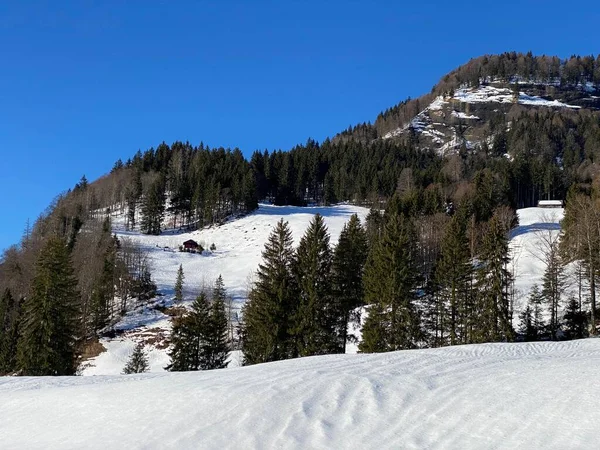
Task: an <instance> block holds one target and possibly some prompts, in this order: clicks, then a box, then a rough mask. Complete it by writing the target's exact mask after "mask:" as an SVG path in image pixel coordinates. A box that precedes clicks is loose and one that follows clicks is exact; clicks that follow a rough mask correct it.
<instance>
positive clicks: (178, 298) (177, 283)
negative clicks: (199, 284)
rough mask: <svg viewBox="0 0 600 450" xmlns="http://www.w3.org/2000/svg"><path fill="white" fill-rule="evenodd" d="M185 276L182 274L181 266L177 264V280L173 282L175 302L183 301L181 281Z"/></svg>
mask: <svg viewBox="0 0 600 450" xmlns="http://www.w3.org/2000/svg"><path fill="white" fill-rule="evenodd" d="M184 278H185V275H184V274H183V264H179V269H178V270H177V280H175V301H176V302H178V303H180V302H182V301H183V280H184Z"/></svg>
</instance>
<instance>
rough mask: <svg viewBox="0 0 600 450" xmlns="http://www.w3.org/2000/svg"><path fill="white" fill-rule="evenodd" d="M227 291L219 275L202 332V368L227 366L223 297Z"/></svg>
mask: <svg viewBox="0 0 600 450" xmlns="http://www.w3.org/2000/svg"><path fill="white" fill-rule="evenodd" d="M226 297H227V291H226V290H225V284H224V283H223V277H221V275H219V278H217V281H216V282H215V287H214V289H213V298H212V303H211V305H210V313H209V319H208V323H207V326H206V329H205V330H204V332H203V339H202V340H203V342H202V344H201V345H202V356H201V363H200V367H201V369H202V370H211V369H223V368H225V367H227V363H226V361H227V358H228V356H229V343H228V341H227V314H226V311H225V299H226Z"/></svg>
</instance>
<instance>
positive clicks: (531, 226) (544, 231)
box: [510, 208, 564, 327]
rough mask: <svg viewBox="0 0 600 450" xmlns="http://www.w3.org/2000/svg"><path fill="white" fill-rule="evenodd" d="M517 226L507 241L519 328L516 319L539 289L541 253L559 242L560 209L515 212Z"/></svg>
mask: <svg viewBox="0 0 600 450" xmlns="http://www.w3.org/2000/svg"><path fill="white" fill-rule="evenodd" d="M517 215H518V216H519V226H518V227H517V228H515V229H514V230H512V233H511V240H510V250H511V259H512V264H511V267H510V269H511V271H512V273H513V276H514V277H515V305H514V309H515V314H514V316H513V325H514V326H515V327H517V326H518V323H519V315H518V313H519V312H521V311H522V310H523V309H524V308H525V306H526V305H527V297H528V295H529V292H530V291H531V288H532V287H533V286H534V285H537V286H538V287H540V288H541V285H542V277H543V276H544V270H545V264H544V262H543V252H544V251H545V250H546V247H547V245H548V242H552V241H554V240H557V239H558V236H559V234H560V221H561V220H562V218H563V216H564V209H563V208H524V209H519V210H517Z"/></svg>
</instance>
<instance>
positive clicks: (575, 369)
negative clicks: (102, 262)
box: [0, 339, 600, 449]
mask: <svg viewBox="0 0 600 450" xmlns="http://www.w3.org/2000/svg"><path fill="white" fill-rule="evenodd" d="M598 367H600V340H598V339H587V340H580V341H569V342H538V343H521V344H481V345H468V346H456V347H447V348H441V349H431V350H412V351H410V350H409V351H400V352H394V353H387V354H372V355H331V356H321V357H311V358H302V359H297V360H289V361H282V362H277V363H271V364H263V365H258V366H253V367H243V368H236V369H229V370H217V371H209V372H195V373H162V374H145V375H129V376H104V377H70V378H66V377H65V378H50V377H44V378H41V377H40V378H21V377H19V378H0V416H1V417H2V420H1V421H0V436H1V437H2V438H1V446H2V447H3V448H10V449H21V448H23V449H24V448H27V449H76V448H89V449H96V448H102V449H105V448H129V449H141V448H144V449H154V448H156V449H159V448H160V449H162V448H177V449H187V448H194V449H195V448H214V449H224V448H232V449H252V448H283V449H287V448H298V449H307V448H311V449H321V448H335V449H347V448H348V449H349V448H361V449H383V448H397V449H413V448H418V449H423V448H428V449H490V448H493V449H516V448H518V449H565V448H597V445H598V440H597V439H598V437H597V436H598V434H597V428H598V423H599V422H600V410H599V409H598V406H597V399H598V398H600V383H598V382H597V381H596V379H597V377H598Z"/></svg>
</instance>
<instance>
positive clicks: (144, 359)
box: [123, 342, 150, 374]
mask: <svg viewBox="0 0 600 450" xmlns="http://www.w3.org/2000/svg"><path fill="white" fill-rule="evenodd" d="M149 369H150V367H149V365H148V356H147V355H146V353H145V352H144V343H143V342H138V344H137V345H136V346H135V348H134V349H133V353H132V354H131V356H130V357H129V361H127V364H125V368H124V369H123V373H124V374H132V373H144V372H148V370H149Z"/></svg>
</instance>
